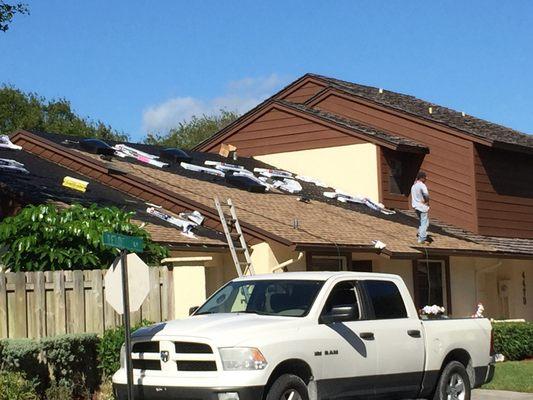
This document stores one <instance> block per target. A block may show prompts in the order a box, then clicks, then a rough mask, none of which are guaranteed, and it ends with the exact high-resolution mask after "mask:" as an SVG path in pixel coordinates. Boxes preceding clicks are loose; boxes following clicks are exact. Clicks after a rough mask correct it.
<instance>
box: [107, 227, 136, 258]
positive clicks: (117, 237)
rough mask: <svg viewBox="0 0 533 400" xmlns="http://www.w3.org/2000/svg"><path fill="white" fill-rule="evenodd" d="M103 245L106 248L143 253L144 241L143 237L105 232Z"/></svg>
mask: <svg viewBox="0 0 533 400" xmlns="http://www.w3.org/2000/svg"><path fill="white" fill-rule="evenodd" d="M102 243H103V244H104V245H106V246H110V247H115V248H117V249H121V250H129V251H133V252H134V253H142V251H143V249H144V241H143V238H142V237H138V236H127V235H121V234H120V233H112V232H104V233H103V234H102Z"/></svg>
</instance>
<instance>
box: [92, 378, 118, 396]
mask: <svg viewBox="0 0 533 400" xmlns="http://www.w3.org/2000/svg"><path fill="white" fill-rule="evenodd" d="M93 400H115V394H114V393H113V382H112V381H111V379H106V380H105V381H104V382H102V384H101V385H100V389H99V390H98V392H96V393H95V394H94V396H93Z"/></svg>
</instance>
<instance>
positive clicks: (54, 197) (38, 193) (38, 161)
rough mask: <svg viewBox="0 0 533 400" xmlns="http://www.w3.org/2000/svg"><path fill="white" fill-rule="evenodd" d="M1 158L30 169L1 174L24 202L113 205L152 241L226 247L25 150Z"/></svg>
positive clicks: (0, 153)
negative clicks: (70, 182) (82, 187)
mask: <svg viewBox="0 0 533 400" xmlns="http://www.w3.org/2000/svg"><path fill="white" fill-rule="evenodd" d="M0 158H4V159H12V160H15V161H18V162H20V163H22V164H24V166H25V168H26V169H27V170H28V171H29V173H28V174H26V173H21V172H16V171H13V172H7V171H2V172H1V173H0V185H2V186H3V187H5V188H7V189H8V190H9V192H10V193H12V195H13V196H16V197H18V198H19V200H20V201H21V202H23V203H25V204H45V203H54V204H58V205H62V206H67V205H71V204H75V203H78V204H82V205H86V206H87V205H90V204H98V205H99V206H114V207H118V208H120V209H123V210H125V211H130V212H134V213H135V215H134V217H133V221H134V222H136V223H137V224H139V225H140V224H144V227H145V229H146V230H147V231H148V232H149V233H150V235H151V237H152V240H154V241H156V242H160V243H167V244H171V245H178V244H196V245H211V246H225V242H224V241H223V236H222V235H221V234H220V233H218V232H215V231H211V230H209V229H203V228H199V230H197V235H196V238H190V237H187V236H183V235H181V234H180V233H179V231H178V230H176V228H175V227H173V226H172V225H170V224H168V223H166V222H164V221H161V220H160V219H157V218H154V217H152V216H150V215H149V214H147V213H146V205H145V204H144V203H143V202H141V201H139V200H138V199H136V198H134V197H131V196H128V195H125V194H124V193H122V192H120V191H118V190H115V189H113V188H110V187H108V186H105V185H102V184H100V183H98V182H96V181H94V180H91V179H88V178H87V177H85V176H83V175H80V174H78V173H76V172H74V171H70V170H68V169H66V168H64V167H61V166H59V165H57V164H54V163H52V162H50V161H48V160H45V159H42V158H40V157H38V156H36V155H33V154H31V153H28V152H26V151H24V150H22V151H16V152H15V151H8V150H0ZM65 176H70V177H74V178H77V179H81V180H84V181H88V182H89V185H88V186H87V191H86V192H85V193H82V192H79V191H76V190H73V189H70V188H67V187H64V186H63V185H62V182H63V178H64V177H65Z"/></svg>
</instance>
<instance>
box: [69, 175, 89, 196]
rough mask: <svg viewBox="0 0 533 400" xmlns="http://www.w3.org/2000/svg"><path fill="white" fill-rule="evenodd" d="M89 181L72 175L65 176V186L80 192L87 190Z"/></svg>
mask: <svg viewBox="0 0 533 400" xmlns="http://www.w3.org/2000/svg"><path fill="white" fill-rule="evenodd" d="M88 184H89V182H87V181H82V180H81V179H76V178H73V177H71V176H65V177H64V178H63V186H65V187H68V188H71V189H74V190H77V191H79V192H84V193H85V191H86V190H87V185H88Z"/></svg>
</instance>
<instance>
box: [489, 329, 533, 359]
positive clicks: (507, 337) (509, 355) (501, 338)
mask: <svg viewBox="0 0 533 400" xmlns="http://www.w3.org/2000/svg"><path fill="white" fill-rule="evenodd" d="M492 328H493V329H494V349H495V351H496V353H501V354H503V355H504V356H505V358H506V359H507V360H511V361H518V360H523V359H525V358H529V357H533V322H497V323H494V324H493V325H492Z"/></svg>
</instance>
